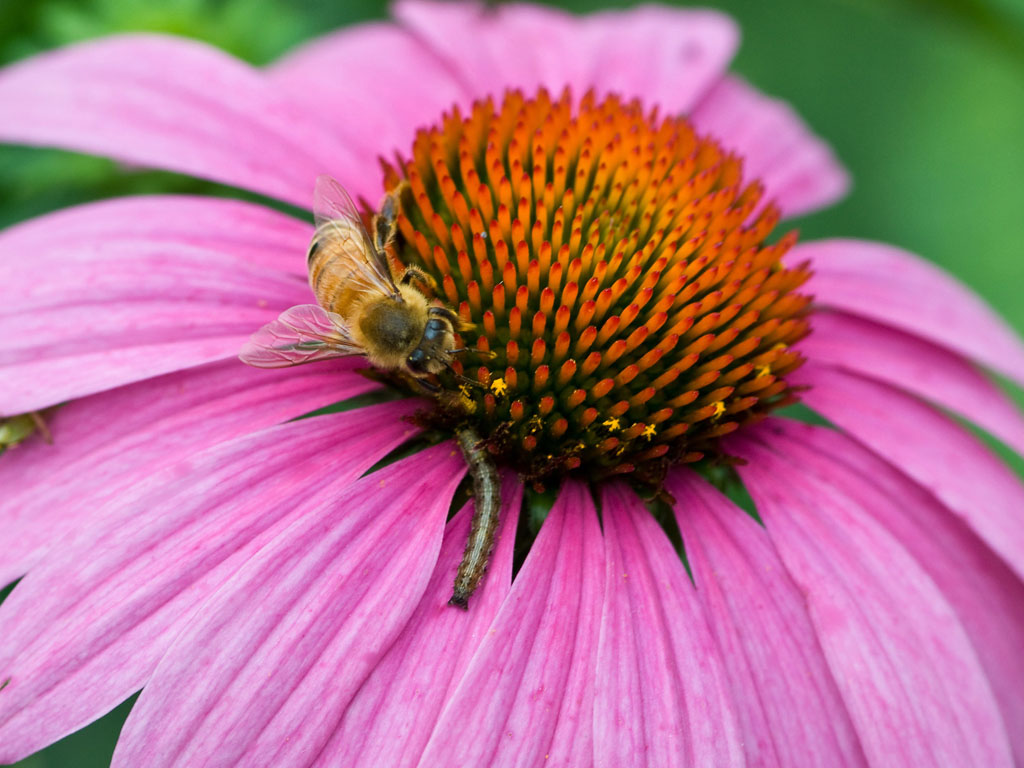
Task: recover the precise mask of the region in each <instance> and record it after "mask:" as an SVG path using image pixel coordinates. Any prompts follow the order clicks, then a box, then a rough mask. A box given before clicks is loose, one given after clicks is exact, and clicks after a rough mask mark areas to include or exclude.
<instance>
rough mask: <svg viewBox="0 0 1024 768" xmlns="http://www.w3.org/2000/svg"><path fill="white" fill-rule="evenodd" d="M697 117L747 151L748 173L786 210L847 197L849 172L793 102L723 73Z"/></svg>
mask: <svg viewBox="0 0 1024 768" xmlns="http://www.w3.org/2000/svg"><path fill="white" fill-rule="evenodd" d="M692 117H693V122H694V123H695V125H696V126H697V129H698V130H699V131H701V132H705V133H710V134H711V135H712V136H714V137H715V138H717V139H718V140H719V141H721V142H722V144H723V145H724V146H726V147H727V148H729V149H732V150H734V151H736V152H738V153H739V154H740V155H742V156H743V168H744V175H745V176H746V177H747V178H749V179H759V180H760V181H761V182H762V183H763V184H764V185H765V187H766V192H767V194H766V197H767V199H768V200H772V201H774V202H775V203H776V204H777V205H778V206H779V207H780V208H781V209H782V212H783V213H784V214H785V215H786V216H799V215H801V214H804V213H808V212H809V211H813V210H816V209H818V208H823V207H824V206H826V205H830V204H831V203H834V202H835V201H836V200H839V199H840V198H841V197H843V196H844V195H845V194H846V192H847V190H848V189H849V187H850V177H849V174H847V172H846V170H845V169H844V168H843V167H842V165H841V164H840V163H839V161H838V160H837V159H836V157H835V155H834V154H833V152H832V150H831V148H830V147H829V146H828V145H827V144H825V142H823V141H822V140H821V139H819V138H818V137H817V136H815V135H814V134H813V133H812V132H811V131H810V130H809V129H808V127H807V125H806V124H805V123H804V121H803V120H802V119H801V118H800V116H799V115H797V114H796V112H794V111H793V108H792V107H790V106H789V105H788V104H786V103H785V102H783V101H779V100H778V99H772V98H769V97H768V96H765V95H764V94H762V93H760V92H759V91H758V90H757V89H755V88H753V87H752V86H750V85H749V84H748V83H746V82H744V81H743V80H741V79H739V78H737V77H724V78H722V79H721V80H719V81H718V82H717V83H716V84H715V85H714V87H713V88H711V90H710V91H708V92H707V93H706V94H704V96H703V97H702V98H701V100H700V102H699V103H698V104H697V106H696V108H695V109H694V110H693V115H692Z"/></svg>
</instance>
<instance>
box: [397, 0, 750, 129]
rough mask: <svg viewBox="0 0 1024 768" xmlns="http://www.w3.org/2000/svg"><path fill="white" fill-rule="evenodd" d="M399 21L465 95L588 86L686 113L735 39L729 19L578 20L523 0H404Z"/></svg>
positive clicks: (650, 14)
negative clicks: (487, 4)
mask: <svg viewBox="0 0 1024 768" xmlns="http://www.w3.org/2000/svg"><path fill="white" fill-rule="evenodd" d="M395 15H396V16H397V18H398V20H399V21H400V22H402V23H404V24H406V25H408V26H409V28H410V29H411V31H412V32H413V33H414V34H416V35H418V36H420V37H422V39H423V40H424V41H425V42H426V43H427V44H428V45H429V46H431V48H432V49H433V51H434V52H435V54H436V55H437V56H438V58H440V59H441V60H442V61H444V62H446V63H447V64H448V65H449V66H450V67H451V68H452V69H453V70H454V71H455V72H456V73H457V74H458V76H459V77H461V78H462V79H463V80H464V81H465V82H466V83H467V85H468V89H469V91H470V93H471V95H472V96H474V97H477V98H482V97H485V96H487V95H494V96H500V95H501V94H502V93H503V92H504V91H505V90H506V89H507V88H521V89H524V90H525V91H526V92H527V93H532V92H534V91H535V90H536V89H537V87H538V86H540V85H544V86H547V87H548V88H549V89H550V90H553V91H555V92H558V91H561V89H562V88H563V87H564V86H566V85H568V86H570V87H571V88H572V89H573V92H574V93H575V95H576V96H580V95H582V94H583V93H584V92H585V91H587V90H588V89H590V88H594V89H596V90H597V92H598V93H599V94H601V95H603V94H605V93H609V92H612V91H615V92H618V93H620V94H622V95H623V96H625V97H626V98H633V97H639V98H641V99H643V100H644V101H645V102H646V104H647V105H648V106H655V105H659V106H661V108H662V109H663V110H664V111H665V112H685V111H687V110H689V109H690V108H691V107H692V106H693V105H694V103H696V101H697V99H698V98H699V97H700V96H701V95H702V94H703V93H705V92H706V91H707V90H708V88H710V86H711V85H712V84H713V83H714V82H715V81H716V80H717V79H718V78H719V77H721V75H722V73H723V72H724V71H725V69H726V67H727V66H728V64H729V60H730V59H731V58H732V55H733V53H734V51H735V50H736V46H737V43H738V39H739V34H738V31H737V29H736V26H735V24H733V22H732V20H731V19H729V18H728V17H727V16H725V15H723V14H720V13H716V12H714V11H707V10H678V9H669V8H662V7H658V6H654V5H647V6H641V7H638V8H632V9H630V10H628V11H604V12H601V13H595V14H591V15H589V16H584V17H582V18H578V17H573V16H570V15H569V14H567V13H564V12H562V11H558V10H554V9H548V8H542V7H540V6H534V5H526V4H515V3H511V4H502V5H501V6H499V7H497V8H491V9H487V10H484V9H483V8H482V6H480V5H478V4H476V3H444V2H428V1H427V0H405V1H404V2H400V3H398V4H397V6H396V7H395Z"/></svg>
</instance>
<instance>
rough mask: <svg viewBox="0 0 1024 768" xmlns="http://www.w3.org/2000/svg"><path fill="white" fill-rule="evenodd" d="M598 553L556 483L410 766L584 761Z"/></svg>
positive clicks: (590, 522) (579, 492)
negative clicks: (547, 509)
mask: <svg viewBox="0 0 1024 768" xmlns="http://www.w3.org/2000/svg"><path fill="white" fill-rule="evenodd" d="M602 548H603V544H602V542H601V530H600V528H599V527H598V524H597V515H596V513H595V511H594V506H593V502H592V501H591V499H590V496H589V492H588V491H587V489H586V488H585V486H583V485H581V484H579V483H576V482H572V481H568V482H566V483H565V484H564V485H563V486H562V491H561V494H560V495H559V498H558V501H557V502H556V503H555V506H554V507H553V508H552V510H551V513H550V514H549V515H548V518H547V520H546V521H545V522H544V525H543V527H542V528H541V531H540V534H539V535H538V537H537V540H536V541H535V542H534V544H533V547H532V549H531V550H530V554H529V555H528V556H527V558H526V562H525V563H524V564H523V567H522V570H520V571H519V573H518V574H517V576H516V580H515V582H514V583H513V584H512V590H511V592H509V594H508V597H507V598H506V600H505V602H504V604H503V605H502V606H501V610H500V611H499V612H498V615H497V617H495V619H494V622H493V624H492V626H491V628H490V630H489V632H488V634H487V637H486V638H485V639H484V641H483V642H482V643H481V644H480V647H479V649H478V650H477V652H476V655H475V656H474V657H473V659H472V661H471V662H470V664H469V668H468V670H467V671H466V673H465V675H463V677H462V680H461V681H460V682H459V684H458V686H457V687H456V688H455V690H454V692H453V693H452V695H451V698H450V699H449V701H448V704H447V706H446V707H445V709H444V711H443V712H442V713H441V715H440V717H439V719H438V723H437V728H436V730H435V731H434V735H433V737H432V738H431V740H430V742H429V743H428V744H427V747H426V750H425V752H424V754H423V757H422V758H421V760H420V765H423V766H434V765H437V766H441V765H444V766H447V765H452V766H454V765H465V766H471V765H472V766H476V765H486V766H491V768H504V767H505V766H513V765H516V766H526V765H545V766H548V765H551V766H580V765H589V764H590V763H591V762H592V761H593V725H592V722H591V718H592V710H593V684H594V671H595V660H596V655H597V632H598V624H599V620H600V612H601V593H602V591H603V588H602V584H601V579H602V576H601V568H602V563H601V561H602V557H603V555H602ZM470 610H472V605H471V606H470Z"/></svg>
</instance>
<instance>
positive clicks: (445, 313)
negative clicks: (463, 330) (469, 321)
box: [427, 307, 460, 327]
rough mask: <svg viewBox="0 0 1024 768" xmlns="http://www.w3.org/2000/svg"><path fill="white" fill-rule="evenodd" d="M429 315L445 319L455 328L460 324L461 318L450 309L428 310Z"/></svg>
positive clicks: (436, 308)
mask: <svg viewBox="0 0 1024 768" xmlns="http://www.w3.org/2000/svg"><path fill="white" fill-rule="evenodd" d="M427 314H428V315H431V316H433V317H443V318H444V319H445V320H447V321H448V322H449V323H451V324H452V325H453V326H455V327H458V325H459V323H460V321H459V316H458V315H456V314H455V313H454V312H452V311H451V310H450V309H448V307H431V308H430V309H428V310H427Z"/></svg>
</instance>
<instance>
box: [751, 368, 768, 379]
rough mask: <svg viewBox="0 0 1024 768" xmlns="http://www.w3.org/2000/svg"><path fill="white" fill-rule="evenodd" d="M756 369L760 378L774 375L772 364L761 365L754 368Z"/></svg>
mask: <svg viewBox="0 0 1024 768" xmlns="http://www.w3.org/2000/svg"><path fill="white" fill-rule="evenodd" d="M754 371H755V372H756V373H757V378H759V379H763V378H764V377H765V376H771V375H772V367H771V366H770V365H759V366H757V368H755V369H754Z"/></svg>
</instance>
